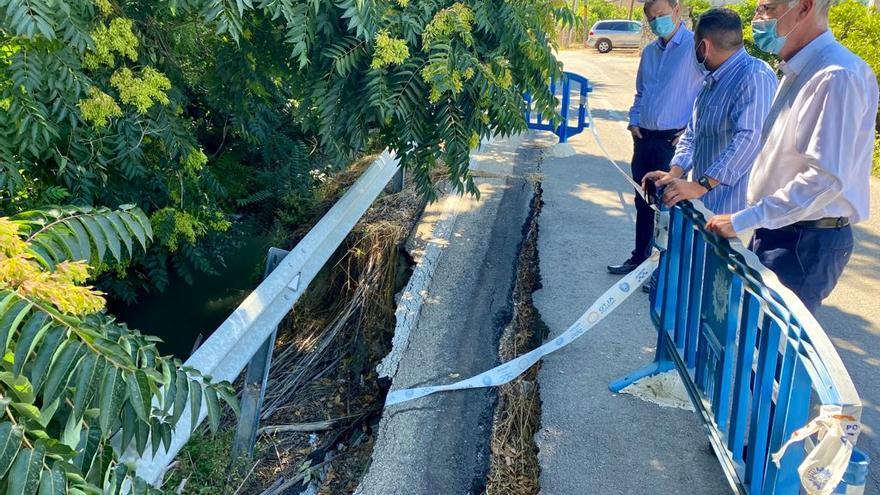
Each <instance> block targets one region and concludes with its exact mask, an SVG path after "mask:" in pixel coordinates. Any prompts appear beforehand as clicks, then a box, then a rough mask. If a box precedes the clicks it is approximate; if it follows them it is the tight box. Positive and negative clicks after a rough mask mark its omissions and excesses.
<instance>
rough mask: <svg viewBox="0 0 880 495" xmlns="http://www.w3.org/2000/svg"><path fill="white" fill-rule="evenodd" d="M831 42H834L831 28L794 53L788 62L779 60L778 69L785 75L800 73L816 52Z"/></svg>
mask: <svg viewBox="0 0 880 495" xmlns="http://www.w3.org/2000/svg"><path fill="white" fill-rule="evenodd" d="M832 43H834V35H833V34H831V30H828V31H825V32H824V33H822V34H820V35H819V36H817V37H816V38H815V39H814V40H813V41H811V42H809V43H807V44H806V46H804V47H803V48H801V49H800V51H799V52H797V53H795V54H794V56H793V57H791V58H790V59H789V60H788V62H781V63H780V64H779V70H781V71H782V73H783V74H785V75H789V74H800V72H801V71H803V70H804V67H806V66H807V63H809V62H810V60H812V59H813V58H814V57H815V56H816V54H817V53H819V52H820V51H822V49H823V48H825V47H826V46H828V45H830V44H832Z"/></svg>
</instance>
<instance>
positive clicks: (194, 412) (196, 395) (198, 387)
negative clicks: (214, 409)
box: [189, 380, 202, 431]
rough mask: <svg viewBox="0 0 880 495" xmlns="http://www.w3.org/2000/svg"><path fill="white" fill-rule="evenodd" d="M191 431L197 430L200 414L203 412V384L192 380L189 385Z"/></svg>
mask: <svg viewBox="0 0 880 495" xmlns="http://www.w3.org/2000/svg"><path fill="white" fill-rule="evenodd" d="M189 407H190V410H189V412H190V429H191V430H192V431H195V430H196V426H198V425H199V413H201V412H202V384H201V383H199V382H198V381H196V380H191V381H190V384H189Z"/></svg>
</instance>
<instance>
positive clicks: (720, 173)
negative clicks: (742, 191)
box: [703, 165, 738, 186]
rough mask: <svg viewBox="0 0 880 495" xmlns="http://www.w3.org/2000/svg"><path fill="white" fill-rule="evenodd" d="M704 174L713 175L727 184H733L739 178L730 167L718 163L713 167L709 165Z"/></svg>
mask: <svg viewBox="0 0 880 495" xmlns="http://www.w3.org/2000/svg"><path fill="white" fill-rule="evenodd" d="M703 175H705V176H707V177H711V178H713V179H715V180H717V181H718V182H719V183H720V184H722V185H725V186H731V185H733V183H734V182H736V179H737V178H738V177H736V176H735V175H734V174H733V172H732V171H731V170H730V169H729V168H728V167H724V166H718V165H713V166H712V167H709V169H708V170H706V171H705V172H703Z"/></svg>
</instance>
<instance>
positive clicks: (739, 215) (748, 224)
mask: <svg viewBox="0 0 880 495" xmlns="http://www.w3.org/2000/svg"><path fill="white" fill-rule="evenodd" d="M730 223H731V225H732V226H733V230H734V231H735V232H736V233H737V234H739V233H742V232H746V231H749V230H752V229H757V228H760V227H761V216H760V215H759V213H758V208H757V207H755V206H752V207H751V208H746V209H745V210H741V211H738V212H736V213H734V214H733V215H731V217H730Z"/></svg>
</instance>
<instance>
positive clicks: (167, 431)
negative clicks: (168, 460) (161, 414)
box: [162, 423, 174, 451]
mask: <svg viewBox="0 0 880 495" xmlns="http://www.w3.org/2000/svg"><path fill="white" fill-rule="evenodd" d="M173 431H174V429H173V428H172V427H171V425H170V424H168V423H162V445H164V446H165V450H166V451H167V450H169V449H170V448H171V435H172V433H173Z"/></svg>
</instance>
